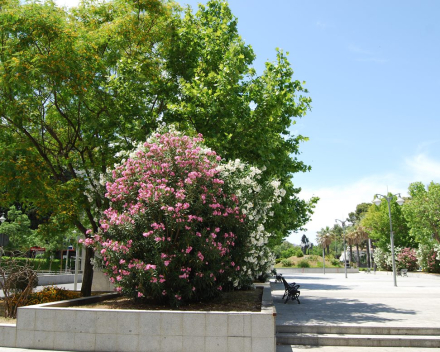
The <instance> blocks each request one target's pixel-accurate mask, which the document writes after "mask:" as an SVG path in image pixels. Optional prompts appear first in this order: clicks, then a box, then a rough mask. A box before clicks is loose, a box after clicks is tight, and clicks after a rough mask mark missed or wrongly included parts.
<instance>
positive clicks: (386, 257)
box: [373, 248, 393, 270]
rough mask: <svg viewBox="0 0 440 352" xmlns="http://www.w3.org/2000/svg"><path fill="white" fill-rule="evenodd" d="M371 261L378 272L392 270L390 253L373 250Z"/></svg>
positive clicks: (377, 249) (379, 249)
mask: <svg viewBox="0 0 440 352" xmlns="http://www.w3.org/2000/svg"><path fill="white" fill-rule="evenodd" d="M373 259H374V262H375V263H376V265H377V268H378V269H379V270H393V267H392V263H391V253H388V252H385V251H384V250H383V249H381V248H375V249H374V252H373Z"/></svg>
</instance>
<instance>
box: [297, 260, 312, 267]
mask: <svg viewBox="0 0 440 352" xmlns="http://www.w3.org/2000/svg"><path fill="white" fill-rule="evenodd" d="M298 267H299V268H310V263H309V262H308V261H307V260H306V259H303V260H301V261H300V262H299V263H298Z"/></svg>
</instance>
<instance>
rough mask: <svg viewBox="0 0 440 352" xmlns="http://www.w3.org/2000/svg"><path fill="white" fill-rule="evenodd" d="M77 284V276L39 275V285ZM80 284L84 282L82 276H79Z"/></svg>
mask: <svg viewBox="0 0 440 352" xmlns="http://www.w3.org/2000/svg"><path fill="white" fill-rule="evenodd" d="M74 282H75V274H38V285H39V286H47V285H59V284H70V283H74ZM78 282H82V274H78Z"/></svg>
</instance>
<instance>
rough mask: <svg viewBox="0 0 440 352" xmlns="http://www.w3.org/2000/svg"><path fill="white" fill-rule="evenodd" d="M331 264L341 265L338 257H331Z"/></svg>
mask: <svg viewBox="0 0 440 352" xmlns="http://www.w3.org/2000/svg"><path fill="white" fill-rule="evenodd" d="M331 264H332V265H333V266H341V262H340V261H339V260H338V259H332V260H331Z"/></svg>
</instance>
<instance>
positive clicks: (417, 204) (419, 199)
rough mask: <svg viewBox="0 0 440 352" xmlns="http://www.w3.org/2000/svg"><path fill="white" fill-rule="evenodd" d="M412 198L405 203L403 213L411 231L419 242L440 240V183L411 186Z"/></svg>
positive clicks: (413, 184) (419, 183)
mask: <svg viewBox="0 0 440 352" xmlns="http://www.w3.org/2000/svg"><path fill="white" fill-rule="evenodd" d="M409 195H410V198H409V199H407V200H406V202H405V203H404V205H403V213H404V215H405V218H406V220H407V221H408V225H409V227H410V233H411V235H412V236H413V237H415V239H416V240H417V241H418V242H421V243H429V242H431V241H432V240H435V241H436V242H437V243H438V242H440V184H439V183H434V182H431V183H430V184H429V185H427V187H426V188H425V186H424V185H423V183H421V182H414V183H412V184H411V185H410V186H409Z"/></svg>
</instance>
